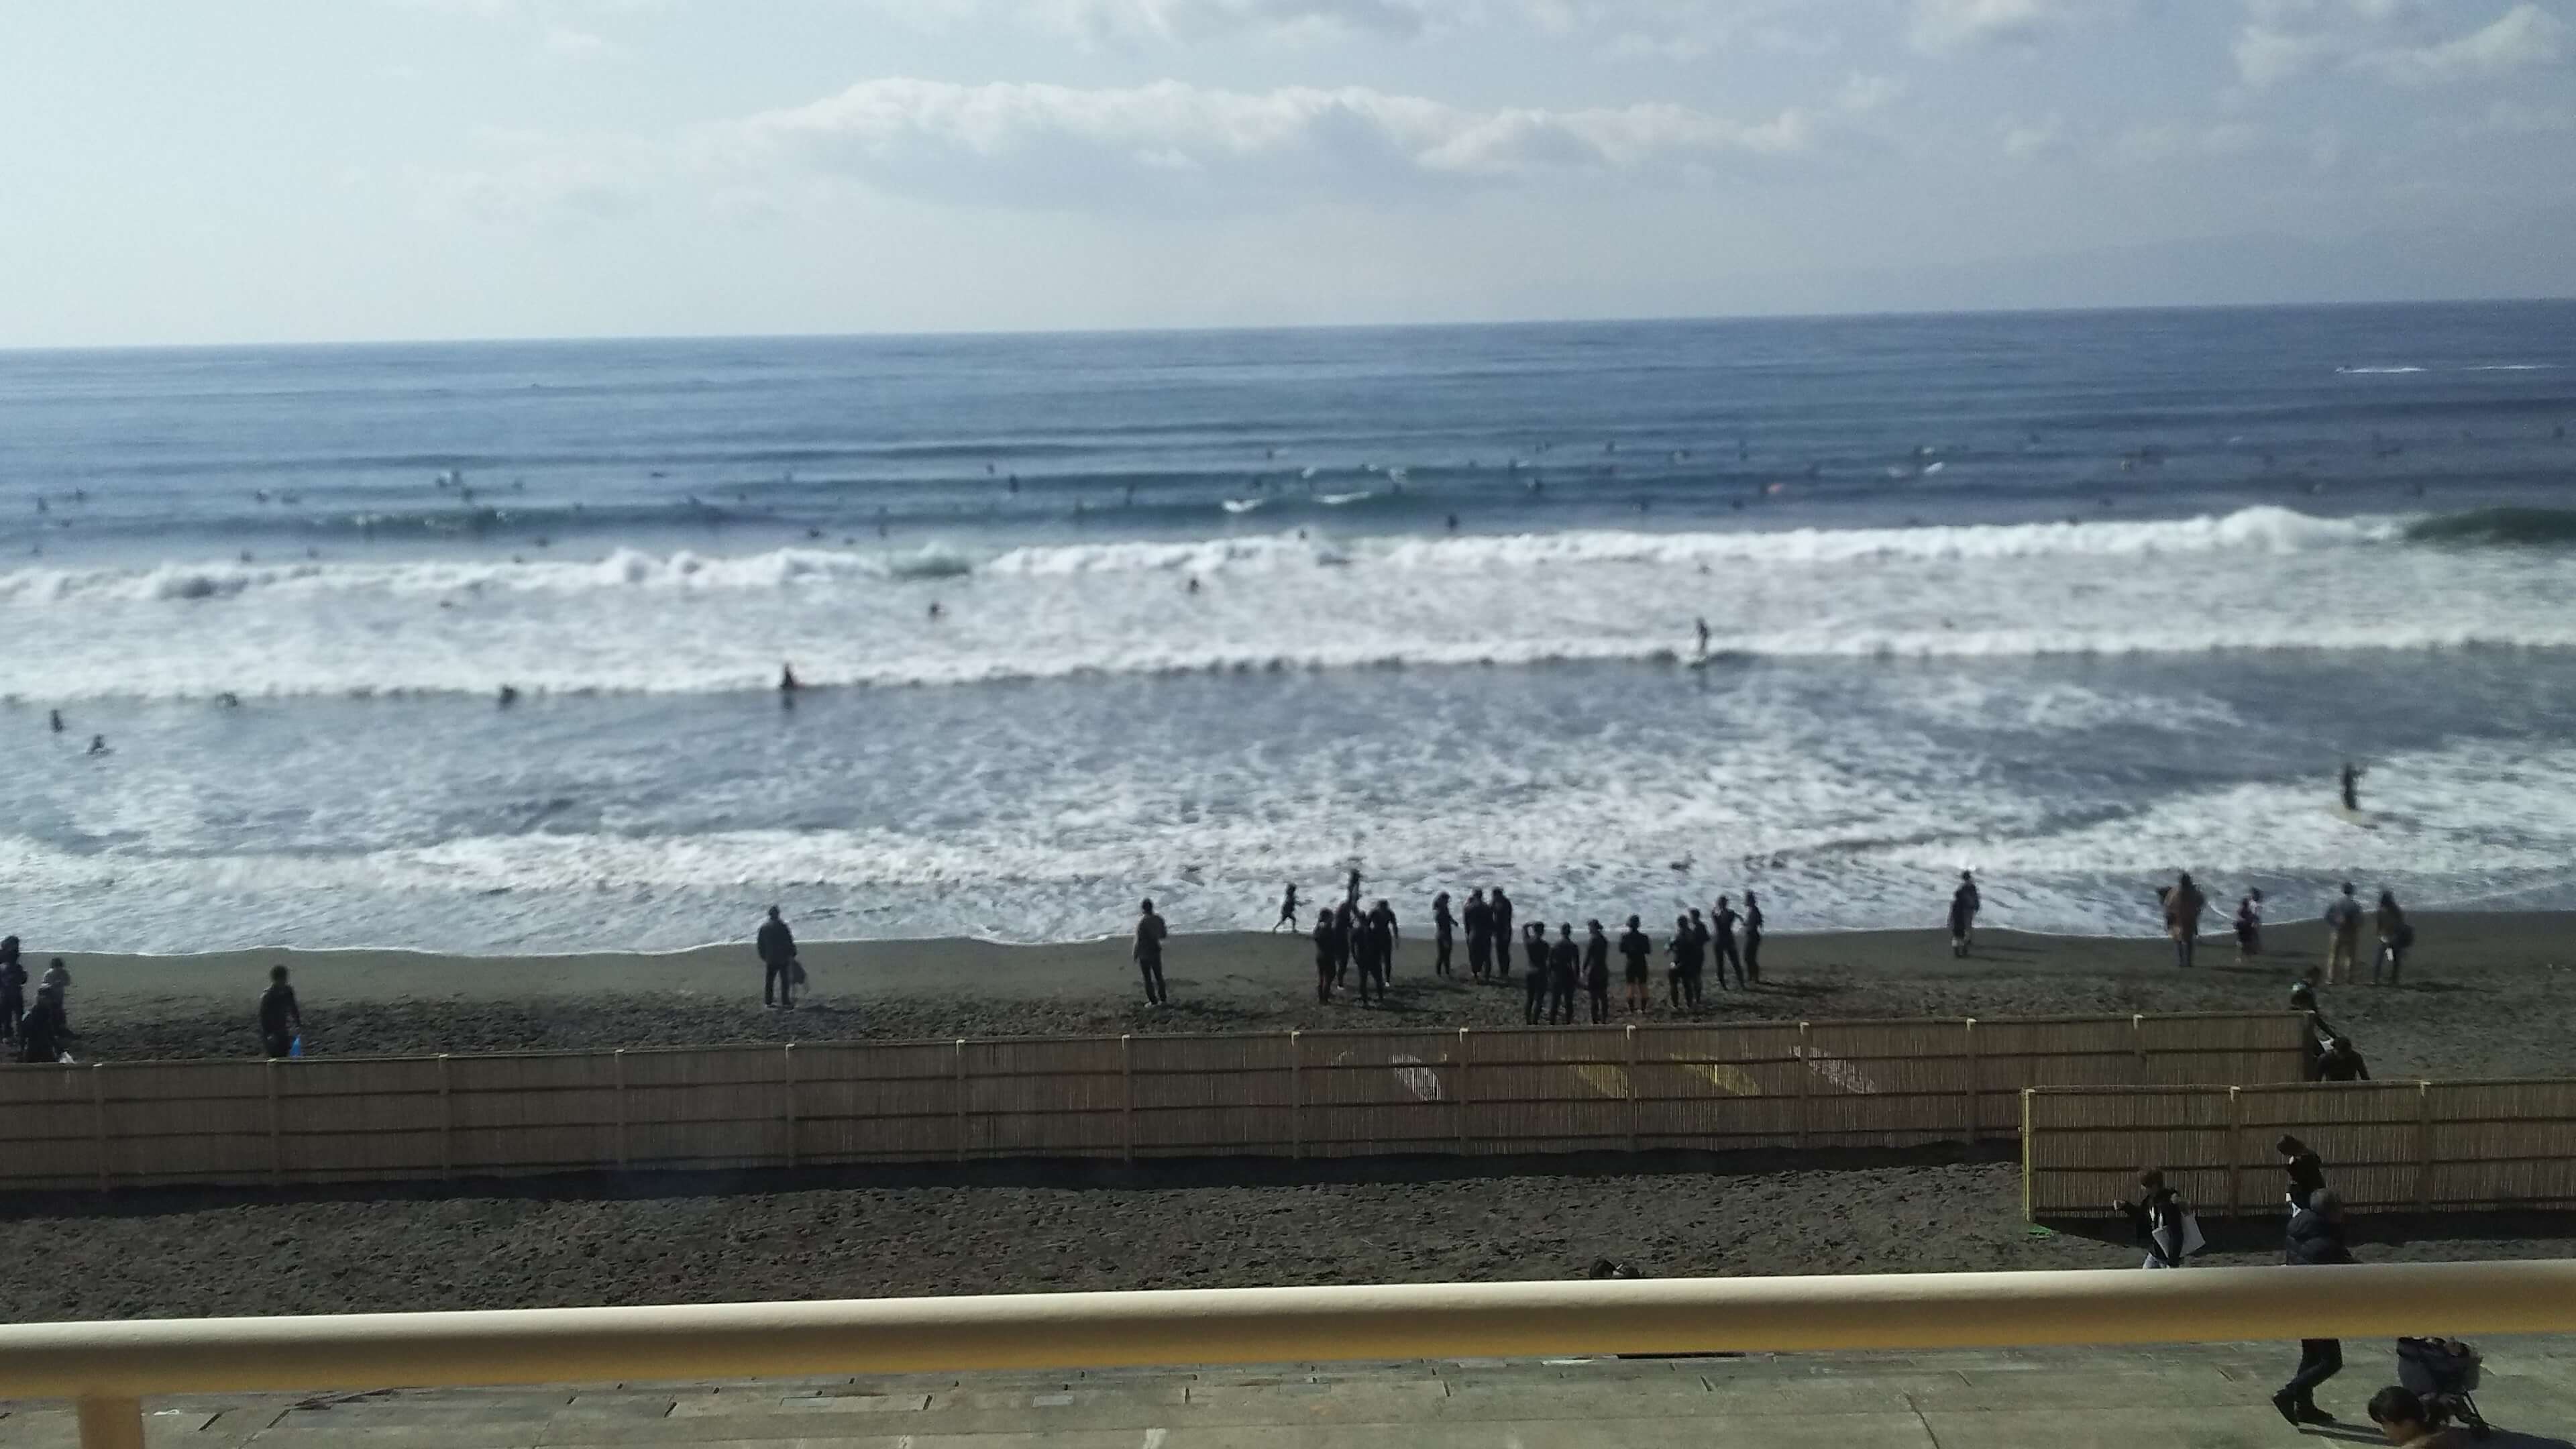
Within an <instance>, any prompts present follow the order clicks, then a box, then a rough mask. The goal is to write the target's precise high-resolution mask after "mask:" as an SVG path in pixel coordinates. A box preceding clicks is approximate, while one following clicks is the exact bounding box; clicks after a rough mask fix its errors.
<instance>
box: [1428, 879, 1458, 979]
mask: <svg viewBox="0 0 2576 1449" xmlns="http://www.w3.org/2000/svg"><path fill="white" fill-rule="evenodd" d="M1457 933H1458V921H1457V918H1456V917H1454V916H1452V915H1450V914H1449V893H1448V892H1447V891H1442V892H1441V893H1440V894H1438V895H1436V896H1433V897H1432V898H1431V970H1432V973H1433V974H1434V975H1438V976H1444V977H1445V976H1449V975H1453V974H1455V973H1453V972H1451V971H1450V969H1449V948H1450V946H1451V945H1452V943H1454V942H1455V940H1456V939H1457Z"/></svg>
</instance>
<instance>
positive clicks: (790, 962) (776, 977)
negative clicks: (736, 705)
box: [752, 906, 796, 1011]
mask: <svg viewBox="0 0 2576 1449" xmlns="http://www.w3.org/2000/svg"><path fill="white" fill-rule="evenodd" d="M752 948H753V949H754V950H756V951H758V952H759V953H760V1004H761V1005H763V1006H770V1007H776V1008H778V1009H779V1010H782V1011H794V1010H795V1009H796V933H795V932H793V931H790V930H788V929H787V921H786V919H785V918H784V917H782V916H780V915H779V914H778V907H776V906H771V907H770V908H769V919H768V920H766V921H763V922H761V923H760V934H759V935H757V936H755V937H753V938H752ZM773 989H774V990H775V993H776V995H775V998H774V999H773V997H772V991H773Z"/></svg>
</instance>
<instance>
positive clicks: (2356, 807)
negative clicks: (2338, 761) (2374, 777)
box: [2342, 760, 2361, 815]
mask: <svg viewBox="0 0 2576 1449" xmlns="http://www.w3.org/2000/svg"><path fill="white" fill-rule="evenodd" d="M2342 778H2343V808H2344V809H2346V810H2348V811H2351V812H2352V813H2354V814H2356V815H2357V814H2360V813H2361V767H2360V766H2359V765H2356V764H2354V763H2353V762H2352V761H2350V760H2346V761H2344V762H2343V777H2342Z"/></svg>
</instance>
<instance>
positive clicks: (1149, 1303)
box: [0, 1261, 2576, 1449]
mask: <svg viewBox="0 0 2576 1449" xmlns="http://www.w3.org/2000/svg"><path fill="white" fill-rule="evenodd" d="M2571 1328H2576V1262H2559V1261H2552V1262H2506V1263H2400V1264H2373V1265H2368V1266H2358V1267H2347V1268H2336V1269H2332V1270H2326V1269H2308V1268H2302V1269H2287V1268H2203V1269H2185V1270H2181V1271H2176V1272H2167V1273H2146V1272H2137V1271H2134V1270H2130V1271H2113V1272H2105V1271H2083V1272H2059V1273H1919V1274H1913V1273H1903V1274H1872V1275H1857V1276H1849V1277H1826V1276H1819V1277H1802V1278H1667V1279H1649V1280H1631V1281H1608V1282H1589V1281H1586V1282H1549V1283H1457V1284H1405V1285H1385V1286H1375V1287H1349V1288H1224V1289H1212V1290H1197V1291H1184V1292H1137V1293H1037V1294H1012V1295H1006V1296H997V1297H972V1298H969V1297H961V1298H899V1299H876V1300H849V1301H839V1302H822V1303H736V1304H716V1305H705V1306H687V1307H650V1308H534V1309H511V1310H501V1311H489V1312H463V1313H376V1314H353V1315H345V1316H322V1317H304V1318H210V1319H168V1320H143V1321H135V1322H113V1323H44V1324H24V1325H15V1326H0V1394H5V1395H9V1396H13V1397H28V1398H69V1399H76V1400H78V1401H80V1424H81V1440H80V1442H81V1444H82V1446H83V1449H141V1445H142V1443H143V1437H142V1434H143V1429H142V1417H141V1406H140V1400H141V1399H142V1398H143V1397H145V1396H147V1395H152V1394H167V1393H190V1392H244V1391H304V1390H315V1389H330V1388H345V1387H349V1386H353V1385H364V1386H367V1387H369V1388H383V1387H415V1388H428V1387H450V1386H464V1385H485V1384H531V1383H576V1382H598V1381H609V1380H622V1381H635V1380H691V1379H705V1378H790V1377H803V1376H814V1375H826V1374H848V1373H859V1372H878V1373H886V1372H913V1371H931V1370H937V1371H957V1370H976V1369H1027V1368H1061V1367H1068V1366H1075V1365H1080V1366H1085V1367H1100V1368H1109V1367H1128V1366H1145V1365H1159V1364H1218V1363H1278V1362H1298V1361H1321V1360H1334V1359H1389V1358H1425V1357H1444V1356H1473V1357H1509V1356H1535V1355H1546V1354H1562V1353H1681V1352H1709V1351H1719V1350H1729V1349H1733V1350H1751V1351H1761V1350H1779V1351H1788V1350H1815V1349H1859V1348H1871V1349H1923V1348H1976V1347H1996V1346H2007V1345H2036V1344H2120V1343H2186V1342H2221V1341H2237V1340H2246V1339H2291V1338H2331V1337H2353V1338H2362V1337H2376V1336H2385V1337H2394V1336H2397V1335H2400V1334H2426V1333H2445V1334H2469V1333H2549V1332H2560V1331H2566V1330H2569V1329H2571Z"/></svg>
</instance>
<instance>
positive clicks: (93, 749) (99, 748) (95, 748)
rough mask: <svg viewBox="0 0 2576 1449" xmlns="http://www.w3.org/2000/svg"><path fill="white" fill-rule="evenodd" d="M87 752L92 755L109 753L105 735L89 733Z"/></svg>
mask: <svg viewBox="0 0 2576 1449" xmlns="http://www.w3.org/2000/svg"><path fill="white" fill-rule="evenodd" d="M89 752H90V753H91V754H93V755H104V754H107V753H109V750H108V748H107V736H105V735H91V736H90V737H89Z"/></svg>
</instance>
